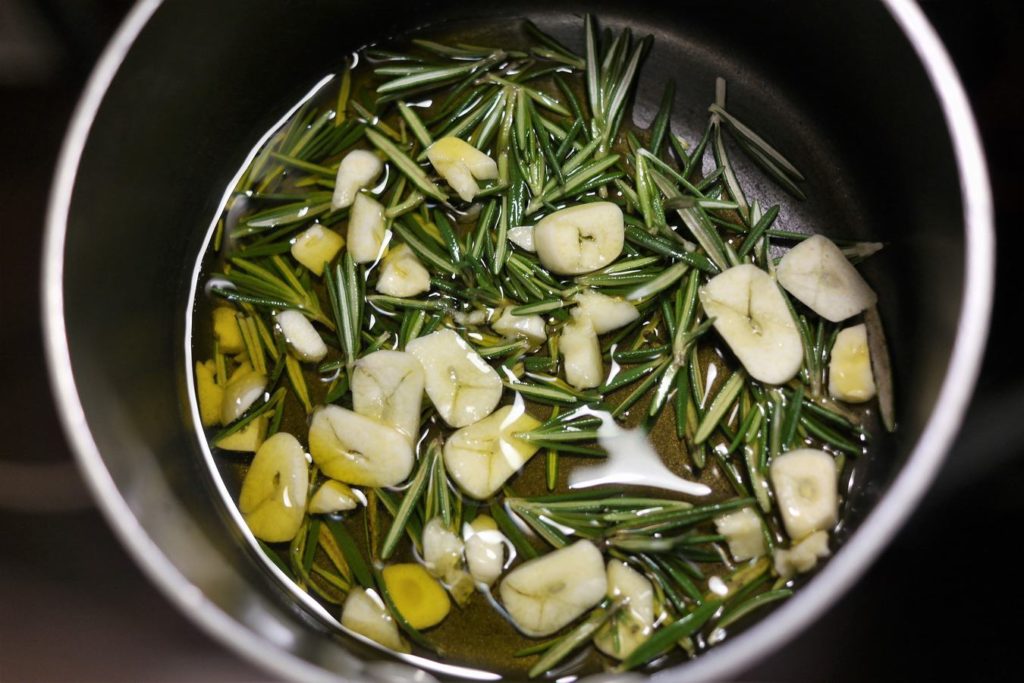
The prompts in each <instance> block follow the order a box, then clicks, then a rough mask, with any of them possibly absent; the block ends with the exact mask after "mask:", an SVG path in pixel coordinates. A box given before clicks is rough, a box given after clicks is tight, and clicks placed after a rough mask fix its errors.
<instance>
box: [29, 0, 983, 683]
mask: <svg viewBox="0 0 1024 683" xmlns="http://www.w3.org/2000/svg"><path fill="white" fill-rule="evenodd" d="M881 1H882V2H883V4H884V5H885V6H886V8H887V9H888V11H889V13H890V14H891V16H892V18H893V20H894V21H895V22H896V23H897V25H898V26H899V27H900V29H901V30H902V32H903V34H904V36H905V38H906V39H907V40H908V41H909V42H910V44H911V46H912V47H913V49H914V51H915V52H916V53H917V56H918V58H919V59H920V61H921V63H922V66H923V67H924V69H925V71H926V73H927V75H928V78H929V80H930V81H931V84H932V88H933V90H934V92H935V94H936V96H937V98H938V100H939V104H940V106H941V107H942V112H943V116H944V118H945V121H946V128H947V130H948V132H949V135H950V142H951V144H952V146H953V152H954V157H955V161H956V166H957V171H958V174H959V182H960V194H961V201H962V204H963V222H964V231H965V235H966V253H965V270H964V283H963V285H964V286H963V299H962V301H961V305H960V313H959V317H958V324H957V336H956V341H955V343H954V346H953V351H952V354H951V357H950V362H949V366H948V369H947V372H946V376H945V379H944V381H943V384H942V387H941V389H940V391H939V395H938V399H937V400H936V404H935V409H934V411H933V413H932V415H931V416H930V418H929V420H928V422H927V424H926V425H925V428H924V430H923V432H922V434H921V437H920V439H919V440H918V442H917V444H916V445H915V446H914V448H913V450H912V451H911V453H910V455H909V457H908V458H907V462H906V463H905V464H904V466H903V467H902V469H901V470H900V472H899V473H898V475H897V476H896V478H895V480H894V481H893V482H892V484H891V485H890V487H889V490H888V491H886V493H885V494H884V495H883V496H882V498H881V500H880V501H879V502H878V503H877V504H876V505H875V507H874V509H872V511H871V512H870V513H869V514H868V516H867V518H866V519H865V520H864V522H863V523H862V524H861V525H860V527H859V528H858V529H857V531H856V533H854V534H853V535H852V537H851V538H850V539H849V541H847V542H846V543H845V544H844V545H843V546H842V548H840V550H839V552H837V553H836V555H835V557H834V558H832V559H831V561H830V562H829V563H828V564H827V565H826V566H825V567H824V568H823V569H822V570H821V571H820V572H819V573H818V574H817V575H816V576H815V577H814V579H813V580H812V581H810V582H809V583H808V584H807V585H806V586H804V587H803V588H802V589H801V590H800V591H798V592H797V593H796V595H794V596H793V598H791V599H790V600H789V601H787V602H786V604H784V605H782V606H781V607H780V608H778V609H776V610H775V611H774V612H772V614H770V615H769V616H768V617H766V618H764V619H762V620H761V621H760V622H758V623H757V624H756V625H755V626H753V627H752V628H750V629H749V630H747V631H746V632H744V633H741V634H739V635H737V636H735V637H733V638H730V639H728V640H727V641H726V642H725V643H723V644H721V645H719V646H717V647H715V648H713V649H711V650H710V651H708V652H706V653H704V654H703V655H701V656H700V657H698V658H696V659H695V660H693V661H691V662H687V663H686V664H684V665H681V666H678V667H673V668H670V669H666V670H663V671H660V672H657V673H655V674H654V675H652V676H651V679H652V680H655V681H669V680H672V681H696V680H710V679H722V678H725V677H727V676H729V675H730V674H733V673H737V672H739V671H742V670H743V669H745V668H747V667H749V666H751V665H752V664H753V663H754V662H756V661H757V660H758V659H760V658H761V657H763V656H764V655H765V654H767V653H768V652H770V651H772V650H776V649H778V648H780V647H781V646H783V645H784V644H785V643H786V642H788V641H789V640H791V639H792V638H793V637H795V636H796V635H797V634H798V633H800V632H801V631H802V630H803V629H804V628H806V627H807V626H808V625H809V624H810V623H811V622H812V621H813V620H815V619H816V618H818V617H819V616H821V615H822V613H824V611H825V610H826V609H827V608H828V607H829V606H830V605H831V604H832V603H833V602H834V601H835V599H836V598H837V597H839V596H841V595H842V594H844V593H845V592H846V591H847V590H848V589H849V588H850V587H851V586H852V584H853V583H854V582H855V581H856V580H857V579H858V577H860V575H861V574H862V573H863V572H864V571H865V570H866V569H867V567H868V566H869V564H870V563H871V562H873V561H874V559H875V558H876V557H877V556H878V554H879V553H880V552H881V551H882V549H883V548H884V547H885V546H886V545H887V544H888V542H889V541H890V540H891V539H892V537H893V536H894V535H895V533H896V532H897V531H898V529H899V528H900V526H902V524H903V523H904V522H905V521H906V519H907V518H908V517H909V515H910V514H911V512H912V511H913V510H914V509H915V508H916V505H917V503H918V502H919V501H920V499H921V498H922V496H923V495H924V492H925V491H926V489H927V488H928V486H929V485H930V484H931V482H932V481H933V479H934V478H935V475H936V473H937V472H938V469H939V467H940V465H941V464H942V462H943V460H944V459H945V457H946V452H947V450H948V449H949V447H950V446H951V444H952V441H953V438H954V436H955V435H956V433H957V431H958V429H959V426H960V423H961V421H962V419H963V416H964V413H965V411H966V409H967V405H968V403H969V401H970V399H971V396H972V393H973V389H974V385H975V381H976V379H977V375H978V371H979V369H980V365H981V358H982V354H983V352H984V348H985V341H986V338H987V333H988V325H989V319H990V314H991V306H992V296H993V289H994V272H995V236H994V227H993V218H992V197H991V189H990V185H989V178H988V170H987V167H986V164H985V158H984V153H983V148H982V143H981V138H980V135H979V132H978V128H977V124H976V122H975V120H974V116H973V114H972V112H971V108H970V104H969V102H968V99H967V96H966V93H965V91H964V88H963V85H962V83H961V82H960V79H959V76H958V75H957V72H956V69H955V68H954V66H953V63H952V60H951V59H950V57H949V54H948V53H947V52H946V49H945V47H944V46H943V45H942V43H941V41H940V40H939V37H938V35H937V34H936V32H935V30H934V28H933V27H932V26H931V24H929V22H928V20H927V18H926V17H925V16H924V13H923V12H922V10H921V9H920V8H919V7H918V6H917V4H915V3H914V2H913V0H881ZM162 4H163V0H140V1H139V2H138V3H137V4H136V5H135V6H134V7H133V8H132V9H131V11H130V12H129V13H128V15H127V17H126V18H125V20H124V21H123V23H122V24H121V26H120V27H119V28H118V30H117V32H116V33H115V34H114V37H113V38H112V40H111V42H110V43H109V44H108V46H107V47H106V49H105V50H104V52H103V54H102V56H101V57H100V59H99V61H98V63H97V65H96V67H95V69H94V70H93V72H92V74H91V76H90V77H89V80H88V82H87V84H86V86H85V89H84V90H83V94H82V96H81V99H80V100H79V102H78V105H77V107H76V109H75V112H74V115H73V117H72V120H71V124H70V126H69V129H68V132H67V134H66V137H65V139H64V142H63V145H62V147H61V152H60V156H59V160H58V164H57V168H56V172H55V176H54V182H53V186H52V187H51V191H50V197H49V204H48V211H47V218H46V225H45V236H44V245H43V272H42V283H41V284H42V290H43V297H42V312H41V313H42V319H43V328H44V339H45V345H46V359H47V364H48V368H49V375H50V385H51V389H52V391H53V394H54V397H55V402H56V404H57V407H58V413H59V415H60V420H61V423H62V426H63V428H64V431H65V433H66V435H67V437H68V440H69V442H70V444H71V447H72V451H73V452H74V453H75V455H76V456H77V461H78V464H79V467H80V469H81V471H82V473H83V476H84V478H85V480H86V482H87V484H88V486H89V488H90V490H91V492H92V494H93V497H94V498H95V499H96V500H97V502H98V504H99V507H100V509H101V510H102V512H103V514H104V515H105V517H106V519H107V522H108V524H109V525H110V526H111V527H112V528H113V530H114V532H115V534H116V535H117V537H118V539H119V540H120V542H121V543H122V544H123V545H124V546H125V547H126V548H127V549H128V551H129V552H130V553H131V555H132V556H133V557H134V558H135V561H136V562H137V563H138V565H139V566H140V567H141V568H142V569H143V571H144V573H145V574H146V575H147V576H148V578H149V579H150V580H151V581H152V582H153V583H154V584H156V585H157V586H158V587H159V588H160V590H161V591H162V592H163V593H164V595H166V596H167V597H168V598H169V599H170V600H171V602H172V603H174V605H175V606H176V607H177V608H178V609H179V610H180V611H181V612H183V613H184V614H186V615H188V617H189V618H190V619H191V620H192V621H193V622H194V623H196V624H197V625H198V626H199V627H200V628H202V629H203V630H204V631H206V632H207V633H208V634H210V635H212V636H213V637H215V638H216V639H217V640H219V641H220V642H221V643H222V644H224V645H225V646H227V647H228V648H229V649H231V650H233V651H234V652H235V653H237V654H238V655H240V656H242V657H243V658H245V659H248V660H249V661H252V662H255V663H256V664H258V665H259V666H262V667H263V668H265V669H266V670H268V671H271V672H273V673H274V674H277V675H280V676H282V677H284V678H287V679H290V680H303V681H337V680H339V678H338V677H337V676H336V675H335V674H333V673H331V672H328V671H325V670H323V669H321V668H319V667H317V666H315V665H313V664H311V663H309V662H308V661H306V660H304V659H301V658H299V657H296V656H294V655H292V654H290V653H287V652H284V651H280V650H278V649H277V648H276V647H273V646H271V647H268V643H267V642H266V641H265V640H264V639H262V638H260V637H259V636H257V635H256V634H255V633H253V632H252V631H250V630H249V629H248V628H246V627H245V626H244V625H243V624H241V623H240V622H238V621H236V620H235V619H234V618H233V617H232V616H230V615H229V614H227V613H225V612H224V611H222V610H221V609H220V608H219V607H218V606H217V605H216V604H214V603H213V602H211V601H210V600H209V599H207V598H206V597H205V596H204V595H203V594H202V593H201V592H200V591H197V590H195V589H194V586H193V585H192V584H191V583H190V582H189V581H188V580H187V579H186V578H185V576H184V575H183V574H182V573H181V572H180V571H179V570H178V569H177V567H176V566H175V565H174V564H173V563H172V562H171V561H170V559H169V558H168V557H167V556H166V555H164V554H163V552H162V551H161V550H160V549H159V548H158V547H157V545H156V544H155V543H154V542H153V541H152V540H151V539H150V538H149V536H148V535H147V534H146V531H145V530H144V529H143V528H142V526H140V525H139V524H138V522H137V521H136V519H135V517H134V515H133V513H132V512H131V510H130V508H129V506H128V504H127V502H126V501H125V499H124V498H123V497H122V495H121V494H120V492H119V491H118V488H117V486H116V484H115V483H114V481H113V479H112V478H111V476H110V474H109V472H108V471H107V469H106V466H105V465H104V462H103V458H102V456H101V455H100V452H99V449H98V447H97V445H96V442H95V440H94V439H93V437H92V434H91V432H90V430H89V425H88V423H87V421H86V418H85V411H84V409H83V407H82V404H81V401H80V399H79V396H78V391H77V389H76V386H75V380H74V376H73V374H72V365H71V358H70V350H69V346H68V340H67V336H66V330H65V325H64V297H63V288H62V281H63V250H64V241H65V236H66V232H67V221H68V215H69V210H70V204H71V197H72V193H73V190H74V185H75V179H76V176H77V172H78V165H79V162H80V160H81V157H82V153H83V150H84V148H85V144H86V141H87V139H88V136H89V133H90V130H91V128H92V124H93V121H94V119H95V116H96V113H97V111H98V110H99V107H100V105H101V103H102V101H103V99H104V97H105V95H106V91H107V88H108V87H109V86H110V84H111V82H112V81H113V79H114V77H115V75H116V73H117V71H118V69H119V68H120V66H121V64H122V62H123V61H124V59H125V57H126V56H127V54H128V52H129V51H130V49H131V47H132V45H133V44H134V41H135V39H136V38H137V37H138V35H139V33H140V32H141V31H142V29H143V28H144V27H145V26H146V24H147V23H148V21H149V20H150V18H151V17H152V16H153V14H154V13H155V12H156V11H157V10H158V9H159V8H160V6H161V5H162Z"/></svg>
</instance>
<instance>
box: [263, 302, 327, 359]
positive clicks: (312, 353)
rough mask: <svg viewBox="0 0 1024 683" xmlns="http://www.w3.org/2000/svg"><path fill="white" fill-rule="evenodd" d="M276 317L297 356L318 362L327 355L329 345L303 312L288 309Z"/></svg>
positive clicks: (285, 338)
mask: <svg viewBox="0 0 1024 683" xmlns="http://www.w3.org/2000/svg"><path fill="white" fill-rule="evenodd" d="M274 319H275V320H276V321H277V326H278V327H279V328H281V334H282V335H284V340H285V342H287V344H288V346H289V347H291V349H292V351H293V352H294V353H295V356H296V358H298V359H299V360H304V361H308V362H313V363H316V362H319V361H322V360H323V359H324V357H325V356H326V355H327V345H326V344H324V340H323V339H321V338H320V333H319V332H317V331H316V328H315V327H313V323H311V322H310V321H309V318H307V317H306V316H304V315H303V314H302V313H300V312H299V311H296V310H293V309H288V310H286V311H281V312H280V313H278V314H277V315H275V316H274Z"/></svg>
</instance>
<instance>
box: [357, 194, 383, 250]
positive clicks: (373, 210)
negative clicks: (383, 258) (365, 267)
mask: <svg viewBox="0 0 1024 683" xmlns="http://www.w3.org/2000/svg"><path fill="white" fill-rule="evenodd" d="M386 232H387V226H386V224H385V221H384V206H383V205H381V203H380V202H378V201H377V200H376V199H372V198H371V197H369V196H367V195H365V194H362V193H360V194H359V195H357V196H356V198H355V202H353V204H352V210H351V211H350V212H349V215H348V253H349V254H351V255H352V260H353V261H354V262H355V263H373V262H374V261H376V260H377V259H378V258H379V257H380V253H381V251H382V250H383V249H384V238H385V237H386V236H387V235H386Z"/></svg>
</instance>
